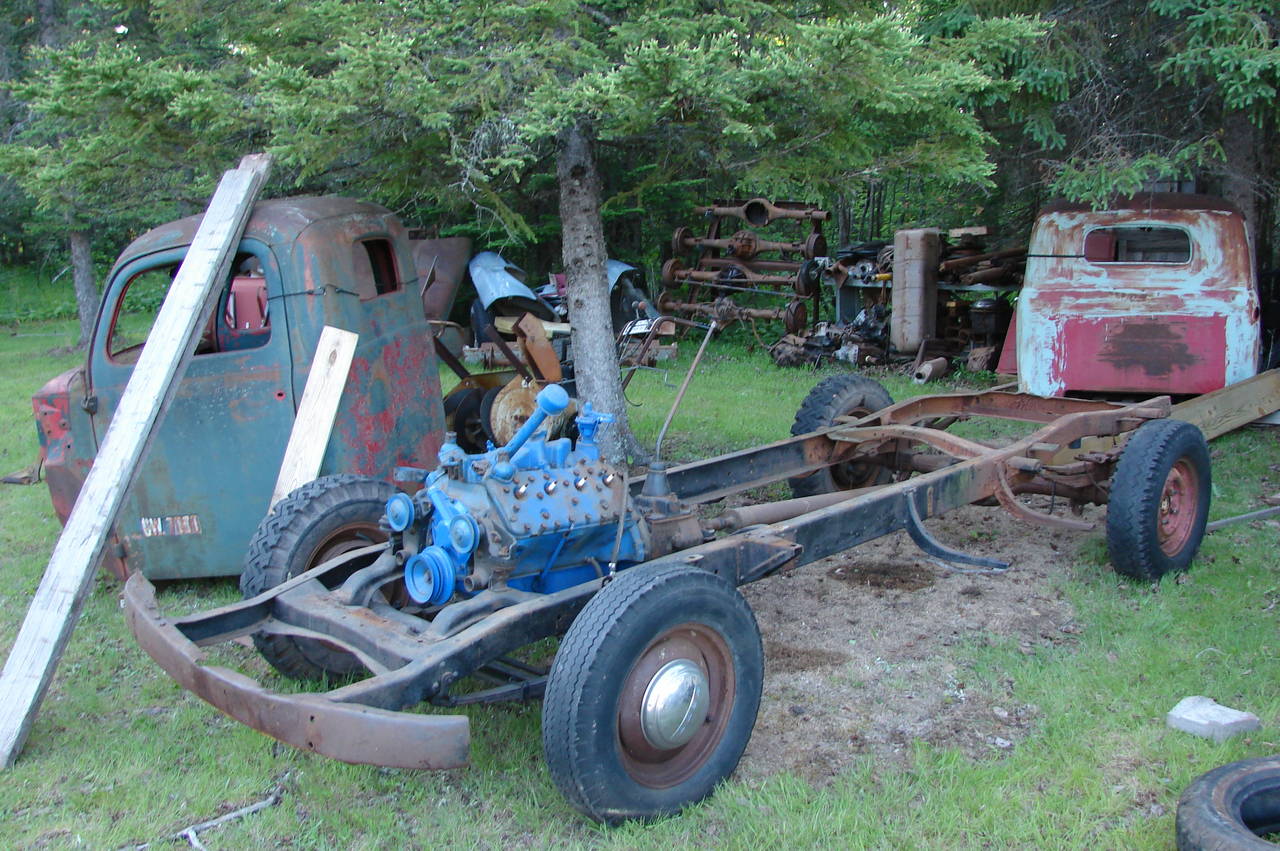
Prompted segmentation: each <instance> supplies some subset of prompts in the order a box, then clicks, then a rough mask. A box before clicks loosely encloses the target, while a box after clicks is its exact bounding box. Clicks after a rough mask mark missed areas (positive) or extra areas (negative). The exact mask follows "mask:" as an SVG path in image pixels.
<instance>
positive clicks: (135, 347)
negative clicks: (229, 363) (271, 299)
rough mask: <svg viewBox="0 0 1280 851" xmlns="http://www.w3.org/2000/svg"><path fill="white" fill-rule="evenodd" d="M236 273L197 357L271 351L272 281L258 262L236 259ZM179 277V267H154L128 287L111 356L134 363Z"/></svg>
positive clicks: (110, 340) (114, 325)
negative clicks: (269, 287)
mask: <svg viewBox="0 0 1280 851" xmlns="http://www.w3.org/2000/svg"><path fill="white" fill-rule="evenodd" d="M232 269H233V270H234V271H233V272H232V274H231V276H230V278H229V279H228V280H227V282H226V284H225V285H224V287H223V290H222V293H221V294H220V296H219V297H218V306H217V308H216V309H215V310H214V313H213V316H211V317H210V318H209V322H208V324H206V325H205V327H204V329H203V330H202V331H201V334H200V339H199V340H198V341H197V343H196V350H195V353H196V355H208V354H214V353H216V352H226V351H240V350H244V349H253V348H257V347H259V346H264V345H266V343H267V341H268V340H269V339H270V338H271V317H270V308H269V304H268V301H267V281H266V278H265V277H264V276H263V273H262V264H261V263H260V262H259V261H258V259H257V258H256V257H254V256H253V255H250V254H243V255H240V256H239V257H237V258H236V262H235V263H234V264H233V266H232ZM177 274H178V264H177V263H169V264H165V265H162V266H153V267H151V268H150V269H145V270H143V271H141V272H138V273H137V274H135V275H134V276H133V277H132V278H130V279H129V281H128V283H127V284H125V289H124V292H123V293H122V294H121V296H120V300H119V302H118V303H117V307H116V310H115V315H114V316H113V317H112V320H111V328H110V331H109V332H108V335H107V356H108V357H109V358H110V359H111V360H113V361H116V362H118V363H135V362H136V361H137V360H138V356H139V355H140V354H141V353H142V348H143V344H144V343H145V342H146V340H147V336H148V335H149V334H150V333H151V328H152V326H153V325H154V324H155V320H156V316H157V315H158V314H159V312H160V306H161V305H162V304H163V303H164V299H165V296H166V295H167V294H168V292H169V287H170V286H171V285H172V284H173V279H174V278H175V277H176V276H177Z"/></svg>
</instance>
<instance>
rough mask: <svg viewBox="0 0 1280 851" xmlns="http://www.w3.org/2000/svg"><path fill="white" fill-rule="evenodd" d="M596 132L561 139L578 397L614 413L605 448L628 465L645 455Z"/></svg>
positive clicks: (575, 130)
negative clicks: (632, 397)
mask: <svg viewBox="0 0 1280 851" xmlns="http://www.w3.org/2000/svg"><path fill="white" fill-rule="evenodd" d="M590 132H591V131H590V129H589V128H588V127H587V126H585V125H584V123H583V122H578V123H576V124H574V125H573V126H572V127H569V128H568V129H566V130H564V131H562V132H561V133H560V136H559V138H558V139H557V140H556V141H557V144H558V148H559V151H558V158H557V159H558V161H557V164H556V177H557V179H558V180H559V183H560V228H561V239H562V242H563V259H564V271H565V289H566V295H567V298H568V302H569V322H570V325H571V326H572V332H571V337H570V339H571V341H572V343H573V363H574V377H575V379H576V381H577V385H578V398H579V399H581V400H584V401H590V402H591V405H592V407H594V408H595V409H596V410H597V411H602V412H607V413H610V414H613V416H614V417H615V421H614V424H613V425H612V426H610V427H608V428H605V429H602V430H601V434H600V446H601V450H602V451H603V453H604V456H605V457H606V458H608V459H609V461H611V462H613V463H615V464H622V463H625V462H626V459H627V456H628V455H637V454H639V444H638V443H637V442H636V439H635V437H634V436H633V435H632V434H631V427H630V426H629V424H628V423H627V406H626V400H625V399H624V398H623V395H622V381H621V379H620V378H619V376H618V353H617V352H616V351H615V350H614V346H613V320H612V317H611V316H610V313H609V280H608V278H607V277H606V275H605V259H606V254H605V245H604V222H603V220H602V219H601V217H600V193H601V189H600V174H599V172H598V171H596V159H595V152H594V151H593V150H592V147H591V139H590Z"/></svg>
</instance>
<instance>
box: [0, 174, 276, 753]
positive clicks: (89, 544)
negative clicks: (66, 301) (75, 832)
mask: <svg viewBox="0 0 1280 851" xmlns="http://www.w3.org/2000/svg"><path fill="white" fill-rule="evenodd" d="M270 169H271V157H270V156H269V155H265V154H253V155H250V156H247V157H245V158H244V159H242V160H241V161H240V166H239V168H237V169H235V170H233V171H228V172H227V173H226V174H224V175H223V177H222V181H221V183H219V184H218V188H217V191H215V192H214V195H213V199H212V200H211V201H210V202H209V208H208V209H207V210H206V211H205V214H204V219H203V221H201V222H200V227H199V229H198V230H197V231H196V235H195V238H194V239H193V240H192V243H191V248H190V249H188V251H187V256H186V259H184V260H183V261H182V266H181V268H179V270H178V274H177V276H176V277H175V278H174V281H173V284H172V286H170V288H169V294H168V295H167V296H166V297H165V300H164V304H163V305H162V306H161V308H160V313H159V315H158V316H157V317H156V321H155V325H154V326H153V328H152V330H151V334H150V335H149V336H148V337H147V345H146V348H144V349H143V351H142V355H141V357H139V358H138V363H137V366H136V367H135V368H134V371H133V376H132V377H131V378H130V379H129V384H128V386H127V387H126V388H125V392H124V395H123V396H122V397H121V399H120V404H119V406H118V407H117V408H116V412H115V415H114V416H113V417H112V418H111V425H110V426H109V427H108V429H107V433H106V436H105V437H104V438H103V440H102V445H101V447H100V448H99V450H98V454H97V457H96V458H95V459H94V462H93V467H92V468H90V470H89V475H88V476H87V477H86V479H85V483H84V486H83V487H82V488H81V489H80V496H79V497H78V498H77V499H76V504H75V506H74V507H73V508H72V510H71V515H70V516H69V517H68V518H67V525H66V527H65V528H64V529H63V530H62V535H61V536H60V537H59V538H58V543H57V544H56V545H55V546H54V549H53V555H52V556H51V557H50V559H49V565H48V567H46V568H45V572H44V577H43V578H42V579H41V580H40V586H39V587H38V588H37V589H36V593H35V596H34V597H33V598H32V600H31V608H30V609H29V610H28V611H27V616H26V618H25V619H24V620H23V622H22V627H21V629H20V630H19V631H18V636H17V638H16V639H15V641H14V644H13V649H12V650H11V651H10V652H9V658H8V659H7V660H6V662H5V665H4V670H3V672H0V763H2V764H3V766H4V767H5V768H8V767H10V766H11V765H13V762H14V760H15V759H17V757H18V754H19V753H20V752H21V751H22V746H23V744H25V742H26V739H27V734H28V732H30V729H31V722H32V721H33V720H34V719H35V714H36V711H37V710H38V709H39V707H40V701H41V699H43V697H44V693H45V690H46V689H47V688H48V685H49V681H50V679H51V678H52V677H53V671H54V668H55V667H56V666H57V664H58V660H59V658H61V656H62V651H63V649H64V648H65V647H66V645H67V640H68V639H69V638H70V637H71V631H72V629H73V628H74V627H75V623H76V619H77V618H78V617H79V614H80V608H81V605H82V603H83V602H84V598H85V597H86V595H87V594H88V591H89V588H90V587H91V585H92V581H93V575H94V569H95V568H96V567H97V565H98V562H99V561H100V560H101V558H102V552H103V549H104V548H105V546H106V541H107V535H108V533H109V531H110V529H111V526H112V524H113V523H114V522H115V518H116V513H117V511H118V510H119V508H120V504H121V503H122V502H123V500H124V495H125V492H126V491H127V490H128V489H129V485H130V484H131V483H132V481H133V477H134V475H135V473H136V471H137V469H138V467H139V466H140V464H141V462H142V459H143V457H144V456H145V453H146V450H147V446H148V444H149V443H150V441H151V436H152V433H153V432H154V430H155V426H156V424H157V423H158V422H159V421H160V419H161V418H162V417H163V416H164V413H165V410H166V409H167V408H168V406H169V401H170V399H171V398H172V396H173V390H174V388H175V387H176V386H177V383H178V381H179V380H181V378H182V375H183V373H184V372H185V371H186V368H187V364H188V363H189V362H190V360H191V355H192V353H193V352H194V350H195V339H196V337H197V336H198V335H199V333H200V329H201V328H203V327H204V325H205V324H206V323H207V322H208V320H209V317H210V316H211V315H212V314H213V310H214V307H215V305H216V304H217V301H218V295H219V293H220V291H221V284H222V283H223V282H225V281H226V279H227V274H228V273H229V272H230V269H231V264H232V262H233V261H234V259H235V248H236V246H237V245H238V244H239V241H240V234H241V233H243V231H244V226H245V224H246V223H247V222H248V219H249V214H250V213H251V212H252V210H253V204H254V201H255V200H256V199H257V196H258V192H259V190H260V189H261V187H262V184H263V182H264V181H265V180H266V178H267V174H268V172H269V171H270Z"/></svg>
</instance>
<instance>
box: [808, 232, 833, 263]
mask: <svg viewBox="0 0 1280 851" xmlns="http://www.w3.org/2000/svg"><path fill="white" fill-rule="evenodd" d="M802 251H803V253H804V256H805V259H806V260H812V259H813V258H815V257H825V256H826V254H827V238H826V237H824V236H823V235H822V233H821V232H820V231H814V232H813V233H811V234H809V235H808V236H807V237H806V238H805V241H804V248H803V249H802Z"/></svg>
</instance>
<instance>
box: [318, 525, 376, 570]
mask: <svg viewBox="0 0 1280 851" xmlns="http://www.w3.org/2000/svg"><path fill="white" fill-rule="evenodd" d="M386 540H387V533H386V532H384V531H382V529H381V528H379V526H378V524H377V523H369V522H356V523H347V524H346V525H344V526H339V527H338V528H337V529H335V530H333V532H332V533H330V535H329V536H328V537H327V538H325V539H324V540H323V541H321V542H320V545H319V546H317V547H316V548H315V551H314V552H312V553H311V557H310V558H308V559H307V562H306V570H310V569H311V568H313V567H316V566H317V565H321V564H324V563H325V562H326V561H328V560H329V559H331V558H337V557H338V556H340V555H343V554H344V553H349V552H351V551H352V550H358V549H360V548H361V547H367V546H369V545H370V544H381V543H384V542H385V541H386ZM372 563H373V557H371V558H369V559H368V561H367V562H366V563H365V564H362V565H360V567H366V566H367V565H369V564H372Z"/></svg>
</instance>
